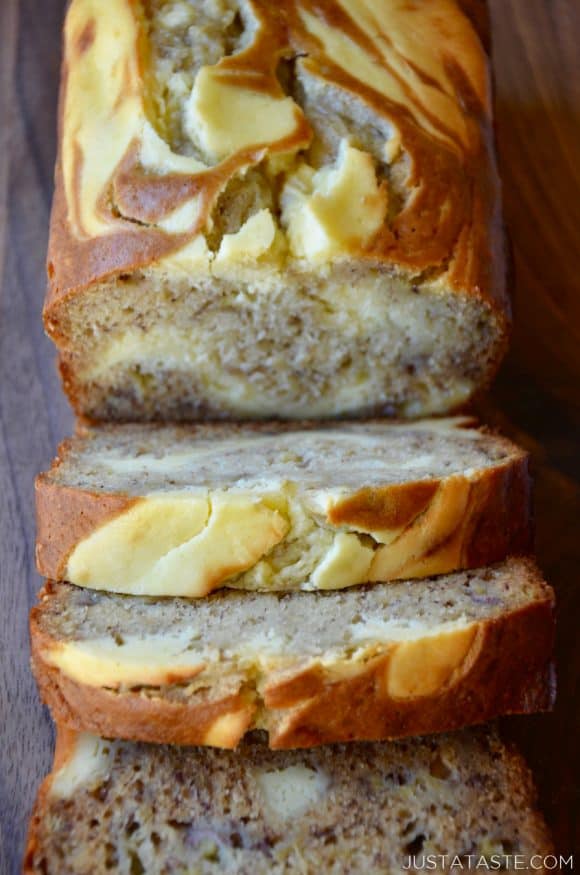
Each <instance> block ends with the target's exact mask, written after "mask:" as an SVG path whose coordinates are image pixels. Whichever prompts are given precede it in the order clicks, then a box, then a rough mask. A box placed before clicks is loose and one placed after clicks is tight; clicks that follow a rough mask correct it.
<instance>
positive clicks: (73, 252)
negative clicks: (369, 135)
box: [45, 0, 508, 339]
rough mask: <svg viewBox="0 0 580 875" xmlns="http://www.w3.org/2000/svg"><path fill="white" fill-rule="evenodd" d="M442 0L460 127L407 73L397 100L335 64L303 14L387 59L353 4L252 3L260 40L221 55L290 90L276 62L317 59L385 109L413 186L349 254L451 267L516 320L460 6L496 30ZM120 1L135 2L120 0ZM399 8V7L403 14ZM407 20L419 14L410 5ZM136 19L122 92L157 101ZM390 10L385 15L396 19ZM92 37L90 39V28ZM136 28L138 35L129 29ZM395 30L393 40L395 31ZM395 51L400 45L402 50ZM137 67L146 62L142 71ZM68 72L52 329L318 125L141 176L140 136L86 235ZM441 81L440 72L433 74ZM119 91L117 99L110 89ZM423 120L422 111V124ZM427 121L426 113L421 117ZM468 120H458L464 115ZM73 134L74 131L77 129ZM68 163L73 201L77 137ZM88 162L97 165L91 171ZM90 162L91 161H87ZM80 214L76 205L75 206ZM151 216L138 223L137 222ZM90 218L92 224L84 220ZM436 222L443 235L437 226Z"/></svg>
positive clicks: (326, 77)
mask: <svg viewBox="0 0 580 875" xmlns="http://www.w3.org/2000/svg"><path fill="white" fill-rule="evenodd" d="M434 2H435V0H433V2H432V3H431V4H425V7H424V9H422V10H421V13H420V14H421V15H423V16H425V18H426V19H428V21H429V27H430V28H431V29H432V38H431V39H430V40H429V44H433V45H437V44H438V43H439V41H440V40H439V39H438V36H439V37H440V38H441V40H442V41H443V42H444V43H445V44H446V45H447V33H446V31H445V32H444V31H443V30H441V33H439V34H438V31H437V28H441V24H440V20H444V21H446V22H447V23H446V28H447V26H448V23H449V17H450V16H451V18H452V19H453V28H452V30H453V31H454V32H455V38H456V40H457V42H456V45H454V46H453V53H450V54H449V55H448V56H447V57H446V59H445V68H446V69H445V75H446V76H447V78H448V81H449V83H450V84H451V90H452V92H453V100H454V101H455V104H456V106H458V107H460V108H461V109H460V113H461V117H462V125H463V126H464V130H463V131H461V132H460V131H459V129H458V128H457V127H454V125H453V123H452V122H451V121H450V119H449V118H445V117H439V116H437V115H436V114H435V113H433V112H430V111H429V109H428V108H427V106H426V105H425V99H424V98H425V96H424V95H421V94H415V93H414V92H413V88H412V86H411V85H410V84H409V83H405V82H403V86H402V87H403V90H404V91H405V93H406V95H407V97H406V99H407V100H408V103H404V104H399V103H397V102H396V101H394V100H393V99H390V98H388V97H387V96H386V95H385V94H384V93H381V91H380V90H375V88H373V87H371V86H369V84H368V83H366V82H364V81H362V80H361V79H360V78H357V76H356V75H355V73H353V71H347V70H346V69H344V68H342V67H340V66H338V64H337V63H336V62H335V60H333V58H332V57H331V55H330V54H329V53H328V50H327V48H326V47H325V45H324V44H323V42H322V40H321V39H320V38H318V37H316V36H314V35H313V33H312V32H310V31H309V29H308V27H307V26H306V25H305V23H304V22H305V18H304V15H314V16H315V17H317V18H318V20H319V21H320V22H322V23H323V24H324V26H327V25H329V26H330V27H331V28H333V29H334V30H335V31H337V32H339V33H342V34H345V35H347V36H348V38H349V39H351V40H352V41H353V42H354V43H356V45H357V46H358V47H359V48H360V49H361V50H362V51H363V52H364V53H365V54H366V55H367V56H368V57H369V58H370V59H372V60H373V62H374V63H378V64H379V66H382V65H384V64H385V59H384V58H383V57H382V55H381V54H380V53H379V51H378V49H377V45H376V44H375V42H374V41H373V39H371V37H370V36H369V35H368V34H367V32H366V31H365V30H364V28H363V27H362V26H361V25H360V24H359V23H358V22H357V21H356V20H355V18H353V17H349V14H348V13H347V12H346V11H345V9H343V8H341V7H339V6H338V5H337V4H332V3H330V2H326V0H325V2H318V3H316V4H314V3H312V2H311V0H300V2H298V0H296V2H294V0H288V2H286V3H284V4H283V6H282V8H280V7H279V5H277V6H276V7H275V8H274V7H272V6H271V4H269V3H266V2H263V0H252V9H253V13H254V14H255V15H256V17H257V18H258V19H259V21H260V24H261V27H260V28H257V29H256V36H255V41H254V42H253V43H251V44H250V45H249V46H248V47H247V48H246V49H245V50H244V51H243V52H240V53H238V54H235V55H232V56H229V57H227V58H224V59H222V62H221V64H222V66H223V67H224V69H225V68H227V73H228V75H229V76H231V77H232V78H233V79H234V80H235V81H236V82H237V84H238V85H239V87H241V88H251V89H256V90H260V91H263V92H267V93H270V94H273V95H277V96H280V94H282V91H281V88H280V84H279V82H278V80H277V78H276V76H275V69H276V65H277V63H278V60H279V59H280V58H281V57H288V56H291V57H295V56H298V55H302V56H306V57H305V58H304V60H303V64H304V67H305V70H306V71H307V73H308V74H309V75H311V76H313V77H315V79H316V80H317V81H319V82H321V83H326V84H327V85H329V86H331V87H338V88H339V89H341V90H342V91H343V92H344V93H346V94H347V95H351V94H352V95H354V96H355V97H356V99H357V100H360V101H362V102H363V103H364V104H365V105H366V107H367V108H368V109H369V110H371V111H373V112H374V113H376V115H377V117H378V119H380V120H386V121H387V122H390V123H394V124H395V126H396V129H397V130H398V131H399V133H400V136H401V147H402V149H403V150H405V152H406V153H407V154H408V155H409V156H410V158H411V162H412V167H413V186H414V192H415V193H414V196H413V197H412V198H411V199H410V201H409V203H408V204H407V206H406V207H405V209H403V210H402V212H401V213H400V214H399V215H398V216H396V217H395V218H394V220H393V221H392V223H385V224H384V226H383V227H382V228H381V230H380V231H379V233H378V234H377V235H375V237H374V239H373V240H372V242H371V243H370V245H367V246H365V248H363V249H360V250H357V251H356V252H354V251H353V252H348V253H346V252H345V255H347V256H348V257H349V258H350V257H353V256H354V257H356V258H360V259H364V260H368V261H369V262H370V263H373V264H375V265H376V266H378V267H379V268H380V267H381V266H383V267H384V266H385V265H394V266H397V267H400V268H403V269H408V270H410V271H411V272H412V273H414V274H415V275H416V274H417V273H419V272H422V271H426V270H431V271H432V270H437V271H441V270H444V271H445V272H446V277H447V280H448V283H449V286H450V287H451V288H452V289H455V290H456V291H457V292H459V293H461V294H468V295H473V296H476V297H481V298H484V299H485V300H487V301H488V302H489V303H491V304H492V306H493V308H494V309H495V310H496V312H497V314H498V318H501V319H503V320H504V321H505V316H506V313H507V309H508V305H507V301H506V297H505V290H504V281H503V275H504V267H503V263H504V257H503V248H504V246H503V234H502V228H501V221H500V216H499V210H498V204H499V182H498V176H497V171H496V166H495V159H494V154H493V138H492V129H491V121H490V106H489V102H490V98H489V83H488V80H487V61H486V58H485V53H484V51H483V49H482V47H481V44H480V42H479V41H478V40H477V39H476V38H475V36H474V34H473V32H472V30H471V28H469V27H466V26H465V20H464V17H463V13H462V12H461V11H460V8H461V9H463V10H464V11H465V12H466V13H467V14H468V16H469V18H470V19H471V20H472V21H473V22H474V23H475V24H476V26H477V30H478V32H479V34H480V35H483V34H484V32H485V22H484V18H485V16H484V15H483V14H482V13H481V8H480V7H481V6H482V4H480V3H478V2H477V0H469V2H468V0H461V2H459V6H458V5H457V4H454V3H453V0H436V2H437V3H438V4H439V6H440V7H441V8H440V10H439V18H438V15H437V12H438V10H437V9H433V6H434ZM119 3H120V7H119V8H120V9H121V6H123V7H124V0H119ZM400 14H401V12H400V11H398V12H397V15H400ZM403 14H408V15H409V16H410V19H411V17H412V16H413V15H416V14H417V12H416V11H415V10H414V9H413V8H411V5H410V9H409V11H408V12H404V11H403ZM132 15H134V16H135V21H134V22H133V26H134V27H135V29H136V32H137V37H136V38H135V41H134V48H133V51H134V52H135V54H136V58H133V61H134V64H133V66H134V68H135V70H134V73H133V79H132V80H131V81H130V82H127V83H126V85H125V94H124V95H123V98H125V97H131V98H135V99H138V100H141V101H142V102H143V101H145V102H146V100H147V88H148V80H147V76H148V72H147V64H146V60H145V57H146V55H145V49H144V47H143V40H144V36H143V33H142V32H141V28H142V23H141V22H140V21H139V20H138V16H136V13H132ZM390 15H391V13H390V12H387V11H386V12H385V17H386V23H387V25H388V24H389V16H390ZM98 25H99V22H98V21H97V22H95V21H94V20H89V21H85V22H84V24H83V26H82V28H81V29H80V32H79V33H78V34H75V33H71V34H70V37H69V45H68V47H67V57H68V58H69V60H70V65H72V67H74V66H76V65H77V64H78V63H79V62H80V59H81V58H83V57H84V56H85V55H86V53H87V50H88V51H90V50H91V47H92V44H93V41H94V30H95V27H96V28H97V29H98ZM91 35H92V38H91V39H88V37H89V36H91ZM125 36H126V37H127V38H128V35H125ZM384 40H385V42H386V44H387V45H391V48H392V43H391V42H390V39H389V28H388V27H386V28H385V35H384ZM393 51H394V50H393ZM406 62H407V63H408V66H409V69H413V70H415V71H416V72H418V74H419V80H420V81H421V82H422V83H423V86H425V85H426V83H428V84H429V85H430V86H433V84H434V80H431V81H430V80H429V79H428V77H427V75H426V74H425V73H424V71H421V70H420V68H419V67H418V66H417V63H416V59H414V58H408V59H406ZM135 71H137V72H135ZM69 73H70V70H69V69H67V63H66V62H65V63H64V64H63V74H62V93H61V104H60V105H61V109H60V112H61V121H60V142H61V150H60V156H59V163H58V167H57V174H56V194H55V201H54V207H53V214H52V221H51V240H50V247H49V261H48V271H49V292H48V297H47V302H46V309H45V314H46V322H47V327H48V330H49V331H50V333H51V334H52V335H53V336H54V337H55V338H56V339H58V336H59V326H58V315H57V310H58V307H57V305H59V304H61V303H62V302H63V301H64V300H65V299H66V298H67V297H68V296H69V295H71V294H75V293H78V292H82V291H84V290H86V289H88V288H90V287H91V286H94V285H95V284H97V283H99V282H101V281H103V280H105V279H106V278H107V277H110V276H112V275H118V274H122V273H128V272H129V273H130V272H132V271H134V270H137V269H139V268H143V267H146V266H148V265H151V264H152V263H154V262H157V261H159V259H162V258H163V257H164V256H165V255H167V254H169V253H170V252H173V251H175V250H177V249H179V248H181V247H182V246H183V245H185V244H186V243H187V242H188V241H189V240H191V239H192V236H194V235H195V234H197V233H198V232H199V230H200V222H201V223H202V224H203V222H204V221H205V220H206V219H207V216H208V214H209V210H210V209H211V207H212V205H213V204H214V203H215V200H216V197H217V194H218V193H219V190H220V188H221V187H222V186H223V184H224V183H225V181H227V179H229V178H231V176H232V175H233V174H234V173H236V172H237V171H239V170H240V168H243V167H247V166H251V165H255V164H257V163H258V162H259V161H261V160H262V159H263V157H264V155H265V154H266V153H272V152H276V151H280V150H282V151H284V149H289V148H290V145H292V147H293V148H294V147H296V145H297V144H302V146H305V145H307V144H308V141H309V138H310V128H309V125H308V123H307V121H306V119H304V116H303V115H302V113H299V115H298V116H297V119H298V120H297V124H296V128H295V130H294V131H293V133H292V141H293V142H292V144H290V145H289V144H288V143H287V142H285V141H274V142H272V143H270V144H268V146H267V147H264V146H263V145H261V144H256V146H254V147H253V148H245V149H243V150H239V151H237V152H234V153H233V154H232V155H230V156H228V157H226V158H225V159H224V160H222V161H221V162H220V163H218V164H217V165H215V166H214V167H211V168H209V169H207V170H205V171H203V172H201V173H197V174H193V175H187V174H167V175H164V176H163V177H162V178H161V179H159V178H158V177H155V176H154V175H152V174H151V173H148V174H147V175H144V174H143V172H142V170H141V168H140V167H139V166H138V164H137V163H136V161H135V157H134V155H135V143H134V142H133V141H131V143H130V144H129V148H128V150H127V152H126V153H125V155H124V156H123V158H122V160H121V161H120V162H119V164H118V165H117V166H116V167H114V168H112V175H111V177H110V178H109V181H108V183H107V190H106V191H102V192H101V193H100V196H99V199H98V203H96V204H95V205H94V209H95V210H96V211H97V213H98V215H99V221H104V222H105V223H106V224H107V225H108V232H107V233H106V234H100V235H91V234H86V235H83V234H79V233H78V230H77V231H75V230H74V228H73V225H72V222H71V212H72V213H75V211H76V208H75V204H74V203H73V204H67V202H66V196H65V185H64V181H63V160H64V158H63V150H62V142H63V136H64V134H65V129H66V126H67V125H68V124H70V121H69V119H67V118H66V117H65V102H66V93H67V77H68V75H69ZM435 84H436V85H437V87H438V88H440V90H443V89H442V88H441V85H440V83H435ZM113 97H114V95H113V96H112V98H111V99H113ZM418 119H419V121H418ZM420 120H422V122H421V121H420ZM455 124H457V121H456V122H455ZM73 134H74V131H72V132H71V137H72V138H73V139H74V136H73ZM66 160H67V161H70V162H73V163H74V165H75V166H74V168H72V167H71V168H68V172H69V173H70V174H71V178H74V180H75V198H76V199H81V195H80V190H79V187H80V173H81V169H82V167H83V161H84V156H83V154H82V150H81V148H80V146H78V144H77V146H76V147H75V148H74V149H73V150H72V152H71V154H70V155H67V156H66ZM85 169H86V168H85ZM88 171H89V172H90V168H89V169H88ZM197 193H200V194H201V196H202V199H203V203H204V208H203V210H202V219H200V220H199V221H198V222H197V223H196V225H195V227H194V228H192V229H190V231H189V232H187V233H182V232H180V233H168V232H166V231H164V230H162V229H161V228H160V227H159V226H156V225H155V224H154V222H155V221H158V220H159V219H160V218H161V216H166V215H168V214H169V213H170V212H171V211H172V210H175V209H176V208H177V207H178V206H179V205H180V204H182V203H184V201H185V200H186V199H188V198H191V197H192V196H193V195H195V194H197ZM77 212H78V211H77ZM137 223H141V224H137ZM79 227H81V228H82V223H80V224H79ZM435 228H436V229H437V233H434V229H435Z"/></svg>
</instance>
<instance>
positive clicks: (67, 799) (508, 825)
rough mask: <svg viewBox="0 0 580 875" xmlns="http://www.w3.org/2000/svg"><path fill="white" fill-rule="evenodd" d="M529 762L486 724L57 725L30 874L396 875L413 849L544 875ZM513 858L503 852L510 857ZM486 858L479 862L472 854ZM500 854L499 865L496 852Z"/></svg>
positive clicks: (420, 854) (544, 843)
mask: <svg viewBox="0 0 580 875" xmlns="http://www.w3.org/2000/svg"><path fill="white" fill-rule="evenodd" d="M535 802H536V793H535V789H534V786H533V782H532V778H531V775H530V773H529V771H528V769H527V767H526V765H525V763H524V762H523V760H522V759H521V757H520V755H519V754H518V753H517V752H516V751H515V750H513V749H511V748H510V747H506V746H505V745H504V744H503V743H502V742H501V740H500V739H499V737H498V736H497V734H496V732H495V731H493V730H479V731H473V730H472V731H463V732H457V733H455V734H450V735H439V736H436V737H424V738H414V739H411V740H408V741H405V742H393V743H390V744H353V745H346V746H336V747H324V748H318V749H316V750H310V751H284V752H280V751H278V752H273V751H270V750H268V748H267V747H265V746H264V745H263V744H260V743H259V741H258V740H252V741H248V742H246V743H245V744H244V745H243V747H242V748H241V750H240V752H239V753H229V752H226V751H212V750H209V749H207V748H205V749H204V748H175V747H170V746H158V745H145V744H135V743H131V742H119V741H104V740H101V739H99V738H97V737H95V736H90V735H76V734H75V733H72V732H67V731H66V730H62V729H59V733H58V741H57V751H56V757H55V765H54V770H53V772H52V774H51V775H49V777H48V778H47V779H46V781H45V782H44V784H43V786H42V789H41V791H40V794H39V798H38V802H37V804H36V808H35V811H34V814H33V817H32V822H31V827H30V833H29V841H28V848H27V852H26V859H25V865H24V872H25V875H104V873H106V872H110V871H114V872H116V873H119V875H134V873H145V872H146V873H151V875H153V873H155V875H176V873H185V872H187V873H196V875H210V873H211V875H213V873H216V872H220V873H224V875H234V873H235V875H251V873H255V875H262V873H263V875H283V873H288V875H290V873H292V875H294V873H309V875H310V873H312V875H314V873H332V875H342V873H344V875H347V873H348V875H355V873H365V875H379V873H380V875H401V873H402V872H404V871H405V870H410V871H412V872H416V871H417V869H416V868H415V867H414V865H413V862H416V863H417V867H418V868H419V869H421V868H424V866H423V865H422V863H423V858H424V857H428V856H430V855H437V862H438V863H439V866H438V871H443V867H442V865H441V860H440V855H444V856H445V859H446V861H447V867H446V869H447V868H448V866H449V864H450V863H451V862H452V861H453V860H456V869H459V865H460V863H459V862H458V861H459V860H461V861H462V862H463V864H464V866H465V867H467V859H466V858H467V856H468V855H472V863H473V864H474V865H475V863H476V862H479V864H480V865H479V868H480V869H483V867H484V866H485V863H486V862H487V867H486V868H488V869H489V868H492V869H493V868H495V869H499V868H500V866H501V868H502V869H512V868H513V860H514V855H519V863H520V866H522V867H523V865H527V866H528V868H531V861H532V857H534V856H535V855H537V856H536V857H535V860H534V871H538V872H546V871H547V869H544V868H543V867H542V857H545V856H546V855H548V854H551V853H553V848H552V843H551V840H550V836H549V834H548V830H547V828H546V825H545V823H544V821H543V819H542V818H541V816H540V815H539V814H538V812H537V811H536V809H535ZM508 856H509V858H510V861H511V863H510V862H509V861H508V860H507V857H508ZM482 858H483V860H482ZM506 862H507V865H506Z"/></svg>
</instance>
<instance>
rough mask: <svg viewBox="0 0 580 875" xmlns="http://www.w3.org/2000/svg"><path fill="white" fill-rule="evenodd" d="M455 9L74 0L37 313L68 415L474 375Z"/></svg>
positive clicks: (349, 397) (496, 258) (482, 325)
mask: <svg viewBox="0 0 580 875" xmlns="http://www.w3.org/2000/svg"><path fill="white" fill-rule="evenodd" d="M478 6H482V4H481V3H479V2H477V0H474V2H466V0H421V2H414V3H407V2H402V0H369V2H362V0H324V2H317V3H313V2H311V0H298V2H291V0H282V2H280V3H266V2H263V0H141V2H129V0H101V2H99V3H96V2H94V0H72V2H71V4H70V8H69V11H68V15H67V20H66V25H65V49H64V63H63V79H62V100H61V110H60V112H61V120H60V149H59V158H58V166H57V173H56V195H55V201H54V209H53V215H52V224H51V237H50V248H49V260H48V272H49V291H48V297H47V301H46V307H45V322H46V328H47V330H48V332H49V334H50V335H51V337H52V338H53V339H54V341H55V342H56V344H57V346H58V348H59V350H60V359H61V368H62V374H63V377H64V384H65V388H66V390H67V392H68V394H69V397H70V399H71V401H72V402H73V404H74V406H75V408H76V410H77V412H79V413H81V414H84V415H85V416H88V417H92V418H97V419H117V420H123V419H130V420H135V419H153V418H164V419H181V420H184V419H194V418H199V417H200V416H208V415H209V416H211V417H212V418H216V417H222V416H226V417H233V418H248V417H262V416H265V417H268V416H270V417H272V416H276V417H294V418H296V417H300V418H301V417H313V418H315V417H326V416H335V415H340V414H345V413H350V414H363V413H364V414H368V413H370V412H372V411H375V412H380V413H385V414H393V413H396V414H400V415H405V416H420V415H428V414H430V413H434V412H442V411H448V410H450V409H452V408H454V407H457V406H458V405H461V404H462V403H464V402H465V401H466V400H467V399H468V398H469V397H470V396H471V395H472V394H473V392H474V391H475V390H477V389H478V388H480V387H482V386H484V385H485V384H486V383H487V382H488V381H489V380H490V378H491V377H492V375H493V373H494V371H495V370H496V368H497V365H498V363H499V361H500V358H501V356H502V354H503V351H504V348H505V345H506V337H507V333H508V322H509V303H508V300H507V297H506V292H505V287H504V286H505V283H504V245H503V235H502V223H501V215H500V195H499V183H498V177H497V170H496V162H495V157H494V149H493V136H492V121H491V98H490V84H489V76H488V63H487V57H486V53H485V50H484V48H483V45H482V42H481V40H480V36H479V35H478V32H477V29H476V26H474V24H473V23H472V22H471V21H470V18H469V17H468V14H466V11H467V12H469V11H470V8H471V7H473V8H475V7H478ZM468 7H469V8H468ZM478 20H479V16H475V15H474V16H473V21H474V22H477V21H478ZM111 21H114V22H115V27H114V28H112V27H111Z"/></svg>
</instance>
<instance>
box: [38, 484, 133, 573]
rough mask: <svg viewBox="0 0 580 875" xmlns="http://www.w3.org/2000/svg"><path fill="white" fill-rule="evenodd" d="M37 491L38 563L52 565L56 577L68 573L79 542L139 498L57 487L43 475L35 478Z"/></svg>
mask: <svg viewBox="0 0 580 875" xmlns="http://www.w3.org/2000/svg"><path fill="white" fill-rule="evenodd" d="M35 493H36V532H37V536H36V564H37V567H38V568H43V569H48V568H49V569H50V574H49V575H48V576H50V577H54V578H56V579H57V580H58V579H62V577H63V575H64V574H65V570H66V563H67V560H68V557H69V555H70V554H71V552H72V550H73V549H74V547H75V546H76V545H77V544H78V543H79V542H80V541H82V540H83V539H84V538H86V537H88V535H90V534H91V532H94V531H95V529H97V528H98V527H99V526H101V525H102V524H103V523H105V522H108V521H109V520H111V519H113V518H114V517H116V516H118V515H119V514H121V513H123V512H124V511H126V510H128V509H129V508H130V507H132V505H134V504H135V503H136V502H137V501H138V500H139V499H135V498H129V497H127V496H126V495H102V494H100V493H97V492H89V491H87V490H84V491H82V492H80V491H79V490H78V489H73V488H71V487H68V486H57V485H56V484H55V483H51V482H50V481H49V480H47V478H46V477H45V476H44V475H43V474H40V475H39V476H38V477H37V478H36V482H35ZM42 573H43V574H46V573H47V572H42Z"/></svg>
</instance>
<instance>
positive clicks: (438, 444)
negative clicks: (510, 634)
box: [37, 418, 531, 596]
mask: <svg viewBox="0 0 580 875" xmlns="http://www.w3.org/2000/svg"><path fill="white" fill-rule="evenodd" d="M470 424H471V425H473V421H472V420H471V421H470V420H468V419H466V418H463V419H460V418H456V419H445V420H426V421H423V422H421V423H416V424H412V425H403V424H397V425H388V424H385V423H384V422H382V423H379V422H371V423H366V424H356V423H346V422H345V423H341V424H340V426H327V427H324V426H320V425H319V424H318V425H316V424H304V423H302V424H300V425H297V426H293V427H284V426H281V425H273V424H268V425H261V426H258V425H256V426H251V425H250V426H247V425H246V426H227V425H223V426H220V425H204V426H197V427H191V428H174V427H155V426H150V427H148V426H129V425H128V426H112V427H110V426H109V427H106V426H103V427H102V428H98V429H85V430H83V431H81V433H80V434H79V435H78V436H77V437H75V438H73V439H72V440H70V441H67V442H66V443H65V444H64V445H63V446H62V447H61V448H60V452H59V457H58V459H57V460H56V461H55V463H54V464H53V467H52V468H51V470H50V471H49V472H48V473H46V474H42V475H40V477H39V478H38V481H37V506H38V547H37V559H38V566H39V570H40V572H41V574H43V575H44V576H45V577H47V578H51V579H54V580H67V581H69V582H71V583H75V584H78V585H80V586H87V587H91V588H94V589H106V590H111V591H114V592H122V593H134V594H139V595H154V596H172V595H175V596H204V595H206V594H207V593H208V592H210V591H211V590H212V589H215V588H217V587H220V586H224V585H226V586H229V587H238V588H241V589H253V590H296V589H304V590H315V589H340V588H343V587H346V586H350V585H352V584H358V583H363V582H369V581H384V580H392V579H397V578H407V579H408V578H414V577H425V576H428V575H432V574H442V573H446V572H450V571H455V570H456V569H460V568H466V567H478V566H483V565H487V564H490V563H492V562H495V561H499V560H501V559H504V558H505V557H506V556H507V555H510V554H515V553H518V552H523V551H525V550H526V549H527V548H528V547H529V545H530V519H531V513H530V479H529V475H528V460H527V455H526V453H524V452H523V451H522V450H520V449H518V448H517V447H516V446H514V444H512V443H510V442H509V441H508V440H506V439H505V438H501V437H498V436H496V435H494V434H490V433H489V432H486V431H485V430H482V429H477V428H474V427H468V426H469V425H470Z"/></svg>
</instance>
